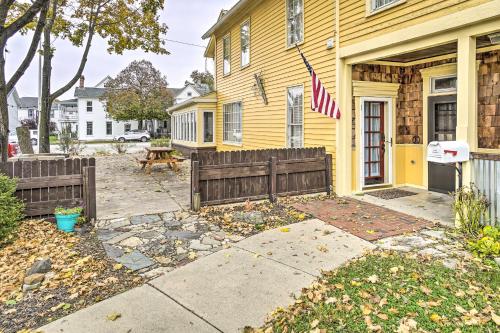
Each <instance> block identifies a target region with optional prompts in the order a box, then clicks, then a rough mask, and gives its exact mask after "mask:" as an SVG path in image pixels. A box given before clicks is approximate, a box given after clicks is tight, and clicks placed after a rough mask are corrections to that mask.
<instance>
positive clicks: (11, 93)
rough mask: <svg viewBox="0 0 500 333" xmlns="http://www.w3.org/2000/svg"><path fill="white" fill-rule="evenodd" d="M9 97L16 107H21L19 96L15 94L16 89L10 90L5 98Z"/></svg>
mask: <svg viewBox="0 0 500 333" xmlns="http://www.w3.org/2000/svg"><path fill="white" fill-rule="evenodd" d="M10 95H12V97H13V98H14V101H16V104H17V106H18V107H20V106H21V99H20V98H19V94H18V93H17V89H16V87H14V88H12V90H11V91H10V93H9V94H8V95H7V97H9V96H10Z"/></svg>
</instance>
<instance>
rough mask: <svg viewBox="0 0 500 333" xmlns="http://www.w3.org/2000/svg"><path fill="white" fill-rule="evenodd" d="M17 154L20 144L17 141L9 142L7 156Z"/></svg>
mask: <svg viewBox="0 0 500 333" xmlns="http://www.w3.org/2000/svg"><path fill="white" fill-rule="evenodd" d="M17 154H19V145H18V144H17V143H12V142H9V145H8V146H7V156H8V157H9V158H11V157H14V156H16V155H17Z"/></svg>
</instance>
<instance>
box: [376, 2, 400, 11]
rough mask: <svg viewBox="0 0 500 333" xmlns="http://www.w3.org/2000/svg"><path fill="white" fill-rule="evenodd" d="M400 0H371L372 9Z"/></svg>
mask: <svg viewBox="0 0 500 333" xmlns="http://www.w3.org/2000/svg"><path fill="white" fill-rule="evenodd" d="M398 1H400V0H372V11H374V10H377V9H380V8H382V7H385V6H388V5H390V4H393V3H395V2H398Z"/></svg>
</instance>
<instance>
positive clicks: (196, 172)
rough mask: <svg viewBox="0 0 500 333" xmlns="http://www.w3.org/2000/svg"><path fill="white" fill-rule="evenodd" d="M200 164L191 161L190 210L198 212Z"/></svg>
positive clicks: (199, 204)
mask: <svg viewBox="0 0 500 333" xmlns="http://www.w3.org/2000/svg"><path fill="white" fill-rule="evenodd" d="M200 206H201V198H200V162H199V161H196V160H191V209H192V210H194V211H195V212H197V211H199V210H200Z"/></svg>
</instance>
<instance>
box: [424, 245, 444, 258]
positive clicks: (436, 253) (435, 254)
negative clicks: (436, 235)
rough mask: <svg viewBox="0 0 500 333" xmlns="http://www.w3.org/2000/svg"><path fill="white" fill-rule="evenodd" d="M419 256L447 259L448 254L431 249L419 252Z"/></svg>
mask: <svg viewBox="0 0 500 333" xmlns="http://www.w3.org/2000/svg"><path fill="white" fill-rule="evenodd" d="M418 254H419V255H421V256H431V257H438V258H443V257H446V254H444V253H443V252H441V251H439V250H436V249H433V248H431V247H429V248H426V249H423V250H420V251H418Z"/></svg>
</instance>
